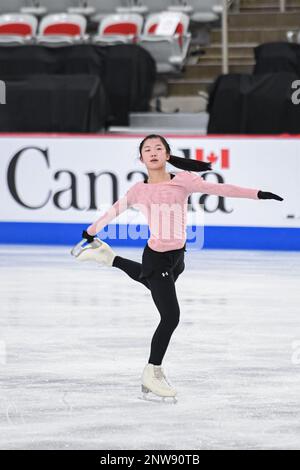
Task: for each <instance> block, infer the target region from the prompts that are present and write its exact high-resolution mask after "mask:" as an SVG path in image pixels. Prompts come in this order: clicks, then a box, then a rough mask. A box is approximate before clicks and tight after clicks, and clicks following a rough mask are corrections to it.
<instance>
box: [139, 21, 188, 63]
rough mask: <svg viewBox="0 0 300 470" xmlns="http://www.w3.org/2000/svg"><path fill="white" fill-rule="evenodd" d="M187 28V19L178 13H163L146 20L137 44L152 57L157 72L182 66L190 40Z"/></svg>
mask: <svg viewBox="0 0 300 470" xmlns="http://www.w3.org/2000/svg"><path fill="white" fill-rule="evenodd" d="M188 26H189V17H188V16H187V15H185V14H184V13H180V12H163V13H158V14H153V15H150V16H149V17H148V18H147V20H146V23H145V28H144V34H143V35H141V37H140V38H139V42H138V43H139V44H140V45H141V46H142V47H144V48H145V49H147V50H148V51H149V52H150V54H151V55H152V57H154V59H155V61H156V64H157V70H158V72H169V71H172V70H174V69H176V68H178V67H181V66H182V65H183V63H184V60H185V58H186V56H187V51H188V47H189V44H190V39H191V34H190V33H189V31H188Z"/></svg>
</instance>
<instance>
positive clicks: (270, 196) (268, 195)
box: [257, 191, 283, 201]
mask: <svg viewBox="0 0 300 470" xmlns="http://www.w3.org/2000/svg"><path fill="white" fill-rule="evenodd" d="M257 197H258V199H276V201H283V199H282V197H280V196H277V194H273V193H268V192H266V191H258V193H257Z"/></svg>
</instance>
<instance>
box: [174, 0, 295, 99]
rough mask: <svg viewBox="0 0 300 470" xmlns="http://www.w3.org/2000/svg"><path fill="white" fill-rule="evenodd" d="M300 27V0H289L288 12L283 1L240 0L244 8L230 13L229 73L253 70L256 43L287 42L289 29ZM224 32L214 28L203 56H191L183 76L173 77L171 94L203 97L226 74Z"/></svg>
mask: <svg viewBox="0 0 300 470" xmlns="http://www.w3.org/2000/svg"><path fill="white" fill-rule="evenodd" d="M299 29H300V0H286V12H285V13H280V12H279V0H240V11H239V12H235V11H233V10H232V9H231V10H230V11H229V14H228V40H229V73H252V70H253V66H254V53H253V48H254V47H255V46H257V45H259V44H261V43H263V42H273V41H286V40H287V39H286V32H287V31H289V30H290V31H297V30H299ZM221 35H222V31H221V28H212V29H211V30H210V44H209V45H207V46H206V47H204V48H202V49H203V55H201V56H198V58H197V59H196V60H193V58H192V57H191V59H190V60H189V61H188V64H187V66H186V70H185V73H184V75H183V76H182V77H181V78H180V79H173V80H169V82H168V94H169V96H170V97H171V96H195V97H196V96H197V95H198V96H199V92H201V91H202V92H203V91H205V92H206V91H207V90H208V87H209V85H210V84H211V83H213V82H214V80H215V78H216V77H217V76H218V75H219V74H221V73H222V44H221ZM189 62H190V63H189ZM193 62H194V63H193Z"/></svg>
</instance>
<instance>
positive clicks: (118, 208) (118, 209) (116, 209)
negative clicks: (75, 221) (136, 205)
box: [83, 187, 133, 238]
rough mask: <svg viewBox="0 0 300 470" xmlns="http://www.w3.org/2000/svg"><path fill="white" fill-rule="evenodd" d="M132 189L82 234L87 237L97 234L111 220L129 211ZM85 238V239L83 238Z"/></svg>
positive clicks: (131, 201) (131, 202)
mask: <svg viewBox="0 0 300 470" xmlns="http://www.w3.org/2000/svg"><path fill="white" fill-rule="evenodd" d="M132 189H133V187H131V188H130V189H129V190H128V191H127V193H126V194H125V196H123V197H121V198H120V199H118V200H117V201H116V202H115V203H114V204H113V205H112V206H111V208H110V209H109V210H108V211H106V212H105V213H104V214H103V215H101V217H99V218H98V219H97V220H96V221H95V222H94V223H93V224H91V225H89V226H88V228H87V229H86V231H84V232H83V234H84V233H86V234H87V235H91V236H94V235H96V234H97V233H98V232H100V231H101V230H102V229H103V227H105V226H106V225H107V224H109V222H111V221H112V220H113V219H115V218H116V217H117V216H118V215H120V214H122V212H124V211H125V210H127V209H129V207H131V206H132V204H133V200H132V195H133V191H132ZM83 238H87V237H83Z"/></svg>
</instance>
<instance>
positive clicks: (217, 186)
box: [186, 172, 283, 201]
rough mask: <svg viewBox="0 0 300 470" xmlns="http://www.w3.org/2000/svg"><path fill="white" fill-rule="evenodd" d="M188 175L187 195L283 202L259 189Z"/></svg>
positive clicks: (280, 198)
mask: <svg viewBox="0 0 300 470" xmlns="http://www.w3.org/2000/svg"><path fill="white" fill-rule="evenodd" d="M186 173H188V174H189V175H188V191H189V193H197V192H199V193H204V194H214V195H216V196H225V197H226V196H227V197H238V198H248V199H276V200H277V201H283V198H282V197H280V196H277V194H273V193H270V192H265V191H260V190H259V189H252V188H244V187H241V186H236V185H233V184H225V183H210V182H208V181H205V180H204V179H203V178H202V177H201V176H199V175H195V174H193V173H191V172H186Z"/></svg>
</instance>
